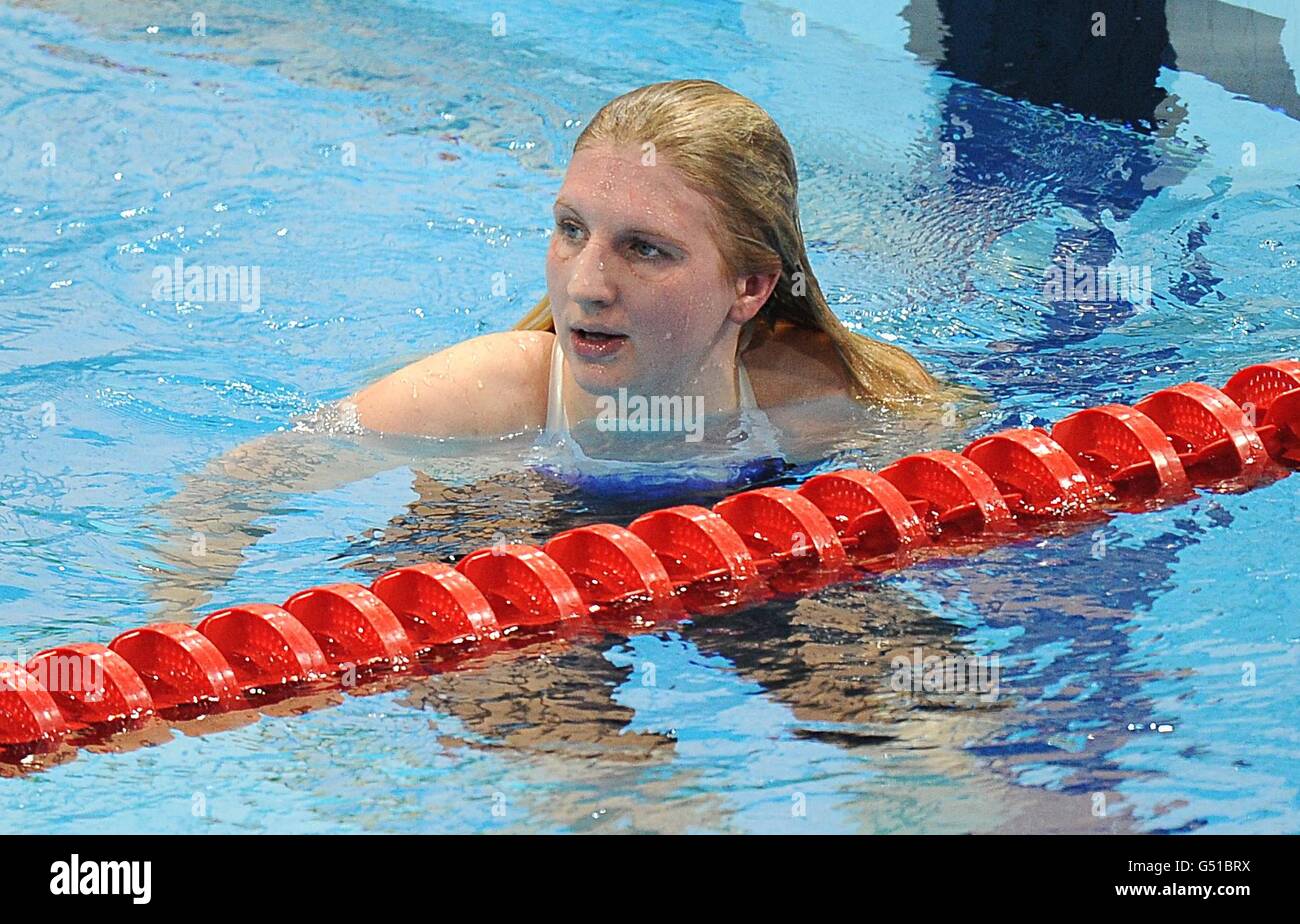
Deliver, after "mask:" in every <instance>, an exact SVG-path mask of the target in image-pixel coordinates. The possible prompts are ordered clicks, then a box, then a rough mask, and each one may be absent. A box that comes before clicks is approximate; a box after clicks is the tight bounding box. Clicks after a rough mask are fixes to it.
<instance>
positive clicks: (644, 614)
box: [0, 360, 1300, 761]
mask: <svg viewBox="0 0 1300 924" xmlns="http://www.w3.org/2000/svg"><path fill="white" fill-rule="evenodd" d="M1291 467H1300V361H1297V360H1278V361H1275V362H1268V363H1259V364H1256V365H1252V366H1247V367H1246V368H1244V369H1242V370H1240V371H1239V372H1237V373H1236V374H1235V375H1233V376H1232V378H1231V379H1229V381H1228V382H1227V384H1225V386H1224V388H1223V389H1222V390H1220V389H1217V388H1214V387H1212V386H1210V385H1205V384H1203V383H1199V382H1189V383H1186V384H1183V385H1175V386H1173V387H1171V388H1165V389H1162V390H1160V391H1158V392H1155V393H1154V394H1152V395H1149V396H1147V397H1145V398H1143V399H1141V400H1140V401H1138V402H1136V403H1135V404H1134V405H1132V406H1128V405H1122V404H1107V405H1103V406H1101V407H1096V408H1088V409H1085V410H1081V411H1077V412H1075V413H1073V414H1071V415H1069V416H1068V417H1066V418H1064V419H1063V420H1061V421H1059V422H1058V423H1057V424H1056V425H1055V426H1054V427H1052V429H1051V430H1050V431H1049V430H1046V429H1043V428H1032V429H1025V428H1019V429H1011V430H1004V431H1002V432H1000V433H994V434H992V435H990V436H985V437H980V438H979V439H976V440H974V441H973V442H971V443H970V445H968V446H966V447H965V449H963V450H962V451H961V452H960V453H957V452H952V451H949V450H943V449H940V450H934V451H931V452H922V453H917V454H914V455H910V456H907V457H905V458H902V459H899V460H898V461H896V462H893V463H891V464H890V465H887V466H885V467H884V468H882V469H881V470H880V471H879V472H869V471H864V470H843V471H834V472H827V473H824V474H821V475H817V476H815V477H813V478H810V479H809V480H808V481H806V482H805V483H803V484H802V485H800V486H799V487H798V488H797V489H795V490H790V489H787V488H776V487H769V488H754V489H751V490H748V491H742V492H740V493H737V494H733V495H731V496H729V497H726V498H723V499H722V500H720V501H718V503H716V504H715V505H714V506H713V508H712V509H708V508H705V507H701V506H697V505H689V504H688V505H681V506H675V507H668V508H665V509H661V510H653V511H650V512H649V513H645V514H643V515H641V516H639V517H637V518H636V519H635V520H633V521H632V522H631V523H630V524H629V525H628V526H626V527H624V526H618V525H615V524H611V523H598V524H594V525H590V526H583V527H578V528H576V529H570V530H566V531H565V532H562V533H560V534H558V535H556V536H554V537H553V538H552V539H551V540H550V541H548V542H547V543H545V544H544V545H543V546H542V547H541V548H535V547H533V546H528V545H496V546H491V547H488V548H483V549H478V550H476V551H473V552H470V553H469V554H468V555H466V556H465V557H464V558H462V559H461V560H460V561H459V562H458V563H457V564H456V565H455V566H452V565H449V564H444V563H440V562H430V563H426V564H419V565H408V566H406V567H402V568H397V569H395V570H393V571H390V572H388V573H386V574H383V575H381V576H380V577H378V578H377V579H376V580H375V581H374V582H373V583H372V584H371V586H370V587H368V588H367V587H363V586H361V585H360V584H355V583H337V584H328V585H323V586H319V587H311V588H308V589H306V590H303V591H300V592H298V593H295V594H293V595H292V596H290V597H289V599H288V600H286V601H285V602H284V603H283V604H282V605H277V604H270V603H251V604H243V605H239V606H234V607H227V608H226V609H223V610H218V611H217V612H214V613H211V614H210V615H208V616H207V617H205V618H204V619H203V620H202V621H201V622H200V623H199V624H198V626H197V627H195V626H189V625H186V624H184V623H179V622H164V623H157V624H153V625H149V626H144V627H141V628H138V629H130V630H128V631H126V632H123V633H121V634H120V635H118V636H117V637H116V638H114V639H113V640H111V641H110V642H109V643H108V644H107V645H103V644H99V643H94V642H88V643H83V644H70V645H59V646H56V647H53V648H50V649H47V650H45V651H42V652H40V653H39V654H37V655H36V656H35V657H33V658H32V659H30V660H29V661H28V662H27V663H26V664H17V663H13V662H0V756H2V757H3V758H4V759H6V760H9V761H14V760H25V759H27V758H28V757H30V756H31V755H34V754H38V753H44V752H52V751H57V750H60V749H66V748H76V747H78V746H80V745H83V744H87V743H101V742H103V741H105V740H106V739H107V738H109V737H111V736H112V735H114V734H118V733H120V732H124V731H127V730H130V729H138V728H140V727H142V726H143V725H146V724H148V723H150V722H183V721H186V720H188V719H194V718H197V717H201V716H204V715H209V714H216V713H223V712H234V711H239V710H248V709H257V708H259V707H260V706H263V705H265V704H268V703H271V702H280V701H283V700H285V699H293V698H294V697H295V696H306V695H309V694H312V693H316V692H318V691H319V690H320V689H322V688H325V689H337V688H339V687H340V686H343V687H345V688H352V689H353V690H354V691H355V692H363V691H364V690H365V689H367V683H368V682H369V683H371V684H372V686H371V687H370V688H373V683H374V682H375V680H376V678H382V677H391V676H392V675H398V676H399V677H400V675H403V674H407V673H410V674H419V673H422V672H424V673H428V672H432V671H436V670H437V669H439V668H442V669H446V667H447V666H448V665H459V664H460V663H461V662H463V661H464V660H466V659H467V658H471V657H476V656H482V655H486V654H487V653H490V652H491V651H494V650H497V649H498V648H500V647H501V646H503V645H517V644H518V643H519V642H520V641H524V642H526V641H527V640H528V638H529V633H537V632H538V631H539V630H540V631H553V630H555V629H556V628H557V627H563V626H566V625H572V624H575V622H576V621H581V620H584V619H590V620H615V621H617V625H618V627H619V629H620V631H624V632H632V631H649V630H651V629H653V628H654V627H655V626H657V625H662V624H663V621H664V620H665V619H673V618H676V619H681V618H687V617H689V616H691V615H703V614H709V613H718V612H724V611H726V610H728V609H733V608H734V607H736V606H738V605H742V604H744V603H749V602H752V601H757V600H761V599H765V598H766V597H770V596H773V595H779V594H797V593H805V592H808V591H810V590H813V589H817V588H819V587H823V586H827V585H829V584H833V583H838V582H842V581H847V580H852V579H855V578H858V577H860V576H861V575H862V574H864V573H879V572H880V571H884V570H890V569H893V568H901V567H904V566H906V565H907V564H909V563H911V562H913V561H916V560H918V558H920V557H923V556H924V555H926V554H927V553H928V551H929V550H931V549H939V550H943V551H946V552H947V553H948V554H951V553H952V552H953V551H954V549H959V548H961V547H968V546H970V545H971V544H972V542H973V543H975V544H977V545H978V544H987V543H991V542H997V541H1007V540H1013V539H1017V538H1021V537H1024V536H1026V535H1028V534H1030V533H1032V530H1033V529H1034V527H1035V526H1037V525H1040V524H1042V523H1044V522H1046V521H1055V520H1060V521H1066V522H1069V521H1074V520H1088V519H1097V518H1105V517H1108V516H1109V515H1110V514H1111V513H1113V512H1115V511H1132V510H1141V509H1149V508H1150V507H1151V506H1152V505H1153V504H1161V503H1169V502H1177V501H1181V500H1184V499H1186V498H1187V497H1189V496H1191V495H1192V493H1193V489H1194V487H1206V486H1209V485H1214V484H1218V485H1220V486H1224V487H1227V486H1229V484H1230V485H1231V486H1232V487H1234V488H1238V489H1244V488H1249V487H1253V486H1255V485H1258V484H1260V483H1262V482H1263V481H1264V480H1266V479H1268V478H1279V477H1284V476H1286V475H1287V474H1288V473H1289V472H1288V469H1289V468H1291ZM1225 483H1228V484H1225ZM357 677H359V678H360V679H359V680H350V679H349V678H357ZM304 708H308V707H307V706H304Z"/></svg>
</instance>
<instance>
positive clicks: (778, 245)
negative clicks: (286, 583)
mask: <svg viewBox="0 0 1300 924" xmlns="http://www.w3.org/2000/svg"><path fill="white" fill-rule="evenodd" d="M797 191H798V180H797V177H796V173H795V163H794V156H793V154H792V153H791V150H790V145H789V143H788V142H787V141H786V139H785V137H784V136H783V135H782V133H781V130H780V129H779V128H778V127H777V125H776V123H775V122H773V121H772V118H771V117H770V116H769V115H768V114H767V113H766V112H764V111H763V109H762V108H760V107H759V106H758V105H756V104H755V103H754V102H752V101H751V100H749V99H747V98H745V97H744V96H741V95H740V94H738V93H735V92H733V91H731V90H729V89H727V88H726V87H723V86H721V85H720V84H717V83H714V82H712V81H707V80H677V81H670V82H667V83H658V84H652V85H650V86H646V87H642V88H640V89H638V90H634V91H632V92H630V93H627V94H624V95H623V96H620V97H618V98H616V99H614V100H612V101H611V102H609V103H608V104H606V105H605V106H604V107H603V108H602V109H601V110H600V111H599V112H598V113H597V114H596V116H595V117H594V118H593V119H592V121H591V123H590V124H589V125H587V127H586V128H585V129H584V130H583V132H582V134H581V135H580V136H579V138H578V140H577V142H576V144H575V146H574V153H573V157H572V160H571V162H570V165H569V168H568V170H567V172H566V175H565V179H564V183H563V185H562V187H561V189H560V192H559V194H558V196H557V198H556V202H555V205H554V211H555V228H554V231H553V233H552V236H551V241H550V247H549V250H548V252H547V258H546V283H547V296H546V297H545V298H543V299H542V301H541V302H540V303H539V304H538V305H537V306H536V307H535V308H534V309H533V310H532V311H531V312H529V313H528V315H527V316H526V317H524V318H523V319H522V320H521V321H520V322H519V323H518V324H517V325H516V326H515V328H514V329H513V330H510V331H505V332H501V333H494V334H487V335H484V336H481V337H476V338H473V339H471V340H467V341H464V342H462V343H459V344H456V345H454V346H452V347H449V348H447V349H445V350H442V351H440V352H438V353H435V354H433V355H431V356H429V357H427V358H425V359H422V360H419V361H417V362H415V363H413V364H411V365H409V366H407V367H405V368H403V369H400V370H398V371H397V372H394V373H392V374H391V375H389V376H387V377H385V378H383V379H381V380H379V381H378V382H376V383H374V384H372V385H370V386H369V387H367V388H365V389H363V390H362V391H361V392H359V393H358V394H356V395H355V396H353V397H352V398H351V399H350V400H349V401H346V402H342V407H343V408H344V409H347V408H348V405H353V406H354V407H355V413H356V418H357V422H359V423H360V424H361V425H362V426H363V427H365V428H367V429H369V430H372V431H378V432H379V433H388V434H410V435H417V436H429V437H464V438H474V437H498V436H505V435H518V434H527V433H528V432H529V431H541V432H542V433H543V435H544V437H546V439H545V440H543V441H542V442H543V444H544V445H545V444H547V443H549V444H551V445H552V446H555V447H558V448H559V449H561V450H563V452H562V453H560V454H559V455H560V457H561V459H562V462H556V461H555V454H552V456H550V457H548V458H550V460H551V461H549V462H547V461H546V459H543V462H544V463H545V464H541V465H535V466H534V468H539V469H541V470H542V471H543V472H546V473H557V472H558V473H559V474H561V475H564V476H574V475H576V476H577V478H576V480H577V481H578V483H579V484H582V485H583V486H584V487H594V488H595V489H596V490H597V492H603V493H608V494H610V495H611V496H613V495H615V494H619V493H624V492H625V489H626V488H627V487H629V486H630V487H631V489H632V490H633V491H637V492H640V493H641V494H643V495H644V494H646V492H647V491H648V489H652V488H659V487H667V488H668V489H669V490H676V489H680V488H686V489H695V488H704V487H713V488H716V487H719V486H722V485H723V484H724V483H726V484H735V483H736V482H742V483H743V482H748V481H753V480H757V479H760V478H763V477H765V476H769V475H772V474H776V473H778V472H780V471H781V468H782V466H783V465H784V464H786V463H787V462H788V461H789V459H791V458H792V457H793V455H794V454H792V453H791V452H790V447H791V444H792V443H793V442H794V441H795V439H796V438H797V436H796V435H792V433H793V431H795V430H800V429H803V430H807V429H808V428H813V429H816V428H817V427H818V424H817V423H815V422H814V418H820V419H821V422H820V429H821V432H820V433H817V434H816V436H817V438H816V439H813V440H811V441H809V442H808V444H807V445H806V446H805V447H803V448H805V449H807V448H808V447H809V446H811V451H812V454H809V453H808V452H805V453H803V458H804V459H810V458H818V457H824V456H825V455H826V454H827V453H828V451H829V450H828V446H827V444H828V442H832V441H833V440H834V439H835V438H837V437H840V436H842V435H843V434H844V433H845V432H851V431H852V430H853V427H852V426H851V425H850V424H849V422H848V421H847V420H846V415H845V412H846V411H847V410H851V409H853V408H855V407H875V406H883V405H905V404H908V403H911V402H914V401H916V400H917V399H925V398H933V397H936V396H937V395H938V393H939V386H938V384H937V383H936V382H935V380H934V379H932V378H931V377H930V375H929V374H927V373H926V371H925V370H924V369H922V368H921V366H920V365H919V364H918V363H917V362H916V360H914V359H913V358H912V357H911V356H909V355H908V354H907V353H906V352H904V351H903V350H901V349H899V348H898V347H894V346H890V345H887V344H884V343H879V342H877V341H875V340H872V339H869V338H867V337H863V336H861V335H859V334H856V333H853V332H851V331H849V330H848V329H847V328H845V326H844V325H843V324H842V323H841V322H840V320H839V319H838V318H837V317H836V316H835V314H834V313H833V312H832V311H831V310H830V308H829V307H828V306H827V304H826V299H825V297H824V296H823V295H822V291H821V288H820V286H819V285H818V283H817V278H816V276H815V275H814V274H813V271H812V268H811V266H810V265H809V262H808V255H807V252H806V251H805V249H804V240H803V232H802V230H801V229H800V226H799V213H798V206H797V202H796V196H797ZM620 390H623V392H624V393H625V394H630V395H633V396H661V397H664V396H666V397H668V398H673V397H676V398H679V399H684V398H689V399H691V400H690V403H691V404H692V405H694V406H695V407H696V408H698V409H699V410H701V411H702V412H703V414H704V415H705V416H706V417H708V418H709V419H711V420H715V419H716V420H722V421H724V422H725V421H729V420H734V419H735V417H736V416H737V415H738V417H739V419H740V425H739V426H735V427H731V428H730V429H727V428H725V427H724V428H723V429H724V430H725V432H726V435H725V437H724V439H723V442H724V443H725V445H723V446H717V445H716V444H715V443H713V442H710V444H709V446H710V448H711V449H716V450H718V452H717V453H715V454H714V455H713V456H710V457H709V458H710V459H711V460H712V463H713V464H706V462H705V461H702V458H701V456H700V454H699V452H698V451H697V450H698V449H699V444H696V443H691V442H689V441H687V440H684V439H683V438H682V436H683V434H682V433H680V432H674V431H673V429H672V428H671V427H668V428H666V430H667V432H665V429H661V428H658V427H654V426H652V427H648V428H646V432H644V433H643V434H641V435H642V436H643V437H644V439H641V440H639V441H636V440H634V441H631V442H627V441H624V442H619V441H616V440H611V439H607V437H609V436H610V434H608V433H603V432H601V428H600V427H597V426H593V421H595V422H597V423H598V422H599V421H598V416H599V414H600V412H601V407H602V401H607V400H608V398H609V396H610V395H611V394H617V393H618V392H619V391H620ZM944 393H945V394H947V393H948V392H947V391H946V390H945V392H944ZM814 402H823V405H822V408H821V411H822V412H821V413H820V414H812V413H809V412H808V409H809V408H812V407H813V406H814V404H813V403H814ZM827 403H828V404H829V405H830V406H831V407H832V408H834V407H838V409H839V410H838V412H836V413H828V412H827V409H826V407H825V404H827ZM927 403H928V402H927ZM680 404H684V402H679V405H680ZM607 406H608V405H606V407H607ZM662 406H663V405H661V407H662ZM783 412H784V415H785V416H784V417H783V416H782V414H783ZM769 413H770V414H771V415H772V416H771V417H770V418H769V416H768V415H769ZM330 416H331V417H332V416H333V414H332V412H331V415H330ZM931 416H932V415H931ZM350 417H351V413H350V412H349V413H348V414H346V415H345V418H344V419H345V420H347V419H348V418H350ZM773 420H780V421H782V425H781V427H780V428H779V429H778V428H776V427H775V426H773V424H772V421H773ZM656 423H657V422H656ZM918 423H921V424H924V418H922V419H920V420H918ZM306 429H308V430H316V431H317V432H319V428H318V427H307V428H306ZM920 429H923V427H921V428H918V427H912V428H910V430H916V431H918V432H919V430H920ZM913 435H916V434H913ZM647 445H649V447H650V449H651V450H652V451H651V452H648V453H647V452H646V451H645V450H646V447H647ZM409 451H411V450H410V446H409V444H402V443H401V441H396V442H395V443H394V445H392V446H384V445H376V444H375V442H374V441H367V442H366V443H364V444H362V443H355V444H354V443H352V442H349V441H346V440H336V441H332V442H331V443H330V444H329V446H328V452H325V451H323V450H322V447H321V445H320V444H319V441H318V438H317V437H314V436H313V435H312V433H311V432H306V433H303V432H288V433H274V434H270V435H269V436H267V437H263V438H261V439H259V440H255V441H253V442H251V443H248V444H246V445H244V446H240V447H236V448H235V449H232V450H231V451H229V452H227V453H226V454H225V455H223V456H222V457H221V458H219V459H216V460H213V462H212V463H211V464H210V465H209V466H208V467H207V470H206V471H205V472H202V473H199V474H197V475H194V476H191V477H187V479H186V484H185V487H184V489H183V490H182V491H181V492H180V494H179V495H177V496H175V497H173V498H171V499H169V500H168V501H167V502H166V503H165V504H164V505H163V507H164V511H165V512H164V516H165V518H166V519H167V520H168V521H170V523H171V527H170V528H166V529H162V530H160V532H161V533H162V534H163V535H164V536H165V537H166V540H165V541H164V542H163V544H162V546H163V547H161V548H160V549H159V557H160V558H161V559H162V560H163V561H164V562H165V563H166V565H167V567H165V568H163V569H160V570H159V573H158V575H157V577H158V580H157V582H156V583H155V585H154V587H153V590H154V594H155V596H156V597H158V598H160V599H161V600H163V601H165V602H166V603H167V604H169V608H170V609H171V610H172V611H173V612H176V611H178V610H179V611H180V612H185V611H189V610H192V609H194V608H196V607H197V606H199V605H200V604H201V603H202V601H203V600H204V599H205V598H206V592H205V590H203V589H202V587H203V585H206V586H207V587H213V586H216V585H217V584H219V583H221V582H222V581H223V580H225V579H226V578H227V577H228V576H229V575H230V574H231V573H232V572H233V570H234V568H235V567H237V565H238V563H239V562H240V561H241V560H242V550H243V548H245V547H246V546H247V545H248V544H249V543H251V542H253V541H254V540H255V538H256V536H257V535H258V534H259V531H258V530H257V528H256V526H255V525H254V524H255V522H256V520H257V519H258V518H259V517H260V516H263V515H266V514H267V513H269V512H271V511H273V510H275V509H278V507H279V506H280V505H282V503H283V501H282V499H283V496H284V494H286V493H298V492H306V491H322V490H326V489H328V488H332V487H334V486H337V485H341V484H346V483H348V482H351V481H356V480H359V479H361V478H364V477H367V476H369V475H371V474H373V473H375V472H377V471H381V470H385V469H386V468H392V467H395V466H399V465H410V466H412V467H413V468H414V469H415V470H416V471H417V472H418V471H419V470H420V469H422V468H425V467H427V465H428V462H429V459H428V458H415V457H413V458H406V457H405V456H404V455H402V454H403V453H406V452H409ZM818 451H819V452H820V453H821V455H820V456H817V455H816V452H818ZM624 454H626V455H633V454H635V456H636V457H637V459H638V460H639V461H644V460H646V459H647V457H648V456H654V457H655V459H654V460H653V461H655V462H678V463H680V462H681V461H683V457H684V458H685V461H687V462H688V463H689V464H687V465H681V464H654V465H649V466H647V465H644V464H638V465H637V466H635V467H632V468H630V469H628V468H621V467H620V466H621V462H620V461H619V459H618V457H619V456H620V455H624ZM625 457H626V456H625ZM773 462H775V463H776V464H775V465H771V464H769V463H773ZM611 470H612V471H611ZM648 470H653V473H651V471H648ZM611 474H612V475H614V476H616V477H611ZM624 474H630V477H628V478H627V479H626V480H623V479H622V476H623V475H624ZM588 475H591V476H594V478H593V479H592V480H590V481H588V480H587V479H586V476H588ZM520 477H525V476H524V475H522V473H521V475H520ZM503 479H504V480H509V476H508V475H506V476H501V475H494V476H492V477H491V478H489V479H483V480H481V481H480V482H479V486H478V487H477V488H476V491H477V492H478V494H479V495H482V494H484V492H486V493H488V494H490V493H491V490H492V489H493V488H501V489H502V490H504V487H502V485H503ZM569 480H570V483H572V480H573V479H572V478H570V479H569ZM584 482H585V484H584ZM416 488H417V490H418V492H419V494H420V496H421V505H422V506H421V509H433V508H437V507H440V506H441V505H443V504H444V503H445V504H447V505H450V506H451V507H453V508H454V507H455V505H456V503H457V501H456V495H455V494H454V491H452V489H451V488H449V487H448V486H447V485H444V484H442V483H441V482H439V481H438V480H436V479H433V478H430V477H429V476H427V475H422V476H421V477H419V478H417V479H416ZM545 490H546V489H545V488H544V487H542V486H539V485H537V484H534V483H532V482H530V483H529V484H528V486H527V487H526V493H527V494H528V495H529V496H537V495H538V494H539V493H545ZM449 492H451V493H449ZM458 528H459V529H461V530H462V531H464V530H472V527H471V526H469V525H467V524H461V525H460V526H459V527H458ZM497 528H499V524H485V525H484V526H483V529H484V530H485V533H484V535H485V536H490V535H491V534H492V531H493V530H494V529H497ZM195 533H202V535H203V536H204V537H205V543H206V545H205V553H204V555H203V556H202V558H198V559H196V558H195V557H194V556H193V555H191V554H190V544H191V541H190V540H191V536H192V535H193V534H195ZM460 538H461V539H462V540H463V541H464V542H466V543H469V542H472V541H474V540H475V538H476V537H475V536H474V535H471V534H468V533H466V534H465V535H462V536H461V537H460Z"/></svg>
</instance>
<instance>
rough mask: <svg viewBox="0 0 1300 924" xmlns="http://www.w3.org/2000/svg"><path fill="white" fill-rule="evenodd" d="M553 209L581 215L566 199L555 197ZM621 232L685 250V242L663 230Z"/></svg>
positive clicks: (627, 230) (641, 229)
mask: <svg viewBox="0 0 1300 924" xmlns="http://www.w3.org/2000/svg"><path fill="white" fill-rule="evenodd" d="M555 209H568V210H569V211H570V212H572V213H573V214H575V215H577V216H578V217H579V218H581V217H582V213H581V212H580V211H578V209H577V207H576V206H575V205H573V203H571V202H569V201H568V200H566V199H556V200H555V205H554V206H553V208H552V211H554V210H555ZM623 233H624V234H628V235H641V236H643V237H657V238H659V239H660V240H661V241H666V242H668V243H669V244H671V245H672V246H674V247H676V248H678V249H679V250H682V251H686V250H687V247H686V245H685V244H683V243H682V242H681V241H679V240H678V239H677V238H675V237H673V236H672V235H671V234H666V233H664V232H663V231H652V230H650V229H649V228H628V229H626V230H625V231H624V232H623Z"/></svg>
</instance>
